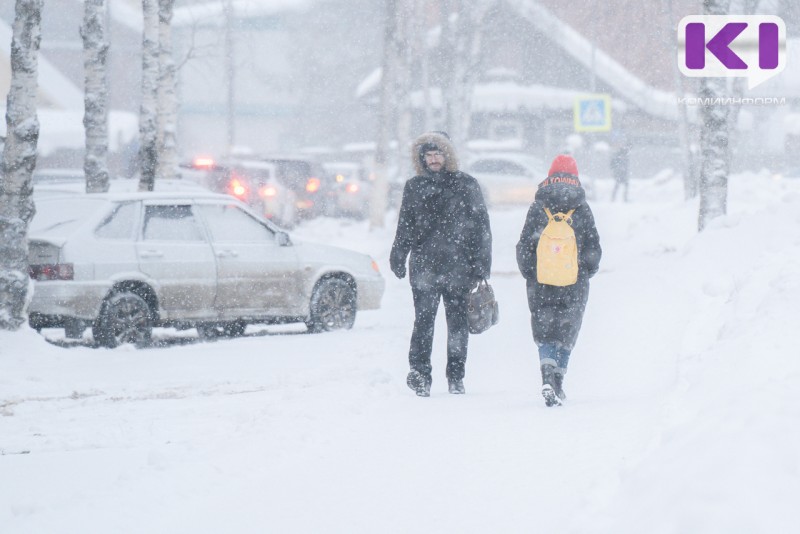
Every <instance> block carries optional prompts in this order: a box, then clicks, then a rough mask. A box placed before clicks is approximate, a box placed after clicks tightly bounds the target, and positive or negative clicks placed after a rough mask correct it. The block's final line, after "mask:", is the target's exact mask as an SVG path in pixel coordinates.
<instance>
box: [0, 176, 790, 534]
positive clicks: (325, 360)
mask: <svg viewBox="0 0 800 534" xmlns="http://www.w3.org/2000/svg"><path fill="white" fill-rule="evenodd" d="M598 185H599V186H600V194H601V200H599V201H597V202H595V203H594V204H593V209H594V211H595V215H596V218H597V222H598V228H599V230H600V233H601V241H602V244H603V248H604V260H603V263H602V267H601V272H600V273H599V274H598V275H597V277H596V278H595V279H593V282H592V283H593V285H592V292H591V295H590V300H589V307H588V310H587V314H586V317H585V320H584V328H583V331H582V333H581V336H580V338H579V341H578V346H577V347H576V350H575V352H574V354H573V357H572V360H571V362H570V372H569V374H568V375H567V380H566V383H565V389H566V392H567V395H568V396H569V399H568V402H567V404H566V405H565V406H564V407H562V408H556V409H553V408H551V409H547V408H545V407H544V403H543V401H542V399H541V396H540V395H539V384H540V378H539V370H538V360H537V357H536V353H535V350H534V346H533V341H532V339H531V334H530V326H529V314H528V310H527V304H526V302H525V291H524V281H523V280H522V278H521V277H520V276H519V274H518V273H517V270H516V263H515V260H514V244H515V243H516V240H517V238H518V236H519V231H520V229H521V227H522V222H523V220H524V216H525V210H524V209H522V208H520V209H515V210H509V211H496V212H492V214H491V215H492V228H493V233H494V254H495V259H494V273H493V276H492V280H491V282H492V284H493V286H494V288H495V292H496V294H497V297H498V300H499V302H500V305H501V319H500V323H499V324H498V325H497V326H496V327H494V328H492V329H491V330H489V331H488V332H486V333H485V334H482V335H479V336H472V337H471V339H470V351H469V354H470V356H469V361H468V364H467V377H466V379H465V386H466V390H467V394H466V395H464V396H453V395H449V394H448V393H447V388H446V381H445V379H444V363H445V356H444V351H445V347H444V345H445V328H444V317H443V313H440V317H439V319H438V323H437V335H436V339H435V342H434V358H433V363H434V382H433V388H432V396H431V397H430V398H428V399H423V398H418V397H416V396H414V394H413V393H412V392H411V391H410V390H408V388H407V387H406V385H405V375H406V372H407V362H406V354H407V349H408V339H409V335H410V331H411V324H412V321H413V309H412V304H411V294H410V290H409V288H408V284H407V280H402V281H399V280H396V279H394V277H392V276H391V273H390V271H389V270H388V251H389V247H390V246H391V239H392V235H393V228H387V229H384V230H375V231H369V229H368V225H367V223H366V222H348V221H334V220H331V219H323V220H318V221H312V222H311V223H309V224H307V225H305V226H303V227H301V228H300V229H298V231H297V232H295V233H294V234H295V236H296V237H298V238H304V239H305V238H307V239H309V240H315V241H320V242H326V243H332V244H338V245H344V246H348V247H350V248H355V249H358V250H362V251H365V252H368V253H370V254H372V255H373V256H374V257H375V258H376V259H377V260H378V262H379V263H380V265H381V268H382V270H383V272H384V276H386V277H387V291H386V295H385V296H384V299H383V306H382V309H381V310H378V311H374V312H366V313H363V314H361V315H359V317H358V320H357V321H356V325H355V328H354V329H353V330H351V331H347V332H334V333H329V334H321V335H308V334H305V333H303V330H304V329H303V327H280V328H279V327H269V328H265V327H262V328H257V327H250V328H249V329H248V332H247V336H246V337H244V338H240V339H233V340H220V341H217V342H214V343H200V342H197V340H196V339H195V335H194V331H187V332H185V333H179V334H177V335H176V334H175V333H174V332H172V331H161V332H159V333H158V336H160V337H161V338H162V339H164V340H165V342H166V343H167V345H168V346H167V347H162V348H151V349H146V350H135V349H132V348H129V347H123V348H121V349H117V350H105V349H92V348H88V347H85V346H75V347H72V348H63V347H59V346H54V345H52V344H49V343H46V342H44V341H43V340H42V339H41V337H40V336H38V335H37V334H36V333H34V332H32V331H25V332H20V333H14V334H8V333H6V334H0V453H1V454H2V455H0V532H2V533H3V534H6V533H8V534H12V533H13V534H17V533H19V534H22V533H72V532H82V533H108V532H115V533H124V532H131V533H134V532H135V533H139V532H147V533H184V532H185V533H190V532H191V533H219V532H235V533H250V532H253V533H256V532H258V533H261V532H281V533H284V532H303V533H306V532H309V533H310V532H314V533H316V532H343V533H344V532H347V533H355V532H364V533H367V532H369V533H372V532H397V533H405V532H426V533H427V532H520V533H522V532H526V533H527V532H581V533H582V532H614V533H618V532H631V533H633V532H636V533H639V532H663V533H679V532H681V533H682V532H704V533H708V532H719V533H723V532H725V533H728V532H763V531H769V530H770V529H774V531H782V532H787V531H789V530H790V529H791V526H792V525H794V526H796V524H798V521H800V514H798V512H797V511H795V507H793V506H791V502H792V498H794V499H796V498H797V497H798V496H800V453H798V452H797V451H800V434H799V432H798V430H797V428H798V425H797V422H798V417H799V416H800V412H798V408H797V407H798V406H799V405H800V404H798V402H797V400H798V398H800V395H798V393H797V391H798V388H797V386H798V385H800V364H799V363H798V360H797V358H796V357H795V358H794V359H790V358H788V353H787V351H788V349H789V347H794V346H796V344H797V341H798V334H797V331H796V328H793V326H792V325H790V324H788V323H789V319H788V318H789V317H792V316H794V317H796V312H795V311H794V310H795V308H794V306H795V305H796V304H795V303H796V302H797V297H800V281H798V278H799V277H798V275H797V272H800V270H798V267H800V265H798V263H800V237H798V236H800V232H798V229H800V215H797V214H798V213H800V210H798V208H800V187H799V186H800V184H791V183H790V184H787V183H785V182H784V183H774V182H771V181H770V179H769V177H767V176H766V175H747V177H746V179H745V178H742V179H741V180H739V181H732V184H731V201H730V206H731V208H730V211H731V215H729V216H728V217H726V218H724V220H722V221H720V222H719V223H718V224H715V225H714V226H713V227H712V228H710V229H709V230H708V231H707V232H705V233H704V235H702V236H699V237H698V236H696V235H695V231H694V224H695V220H696V215H695V214H696V203H694V202H688V203H687V202H684V201H683V200H682V192H681V190H680V182H679V180H678V179H674V180H671V181H663V180H641V181H636V182H634V184H633V189H632V197H633V199H634V201H635V202H633V203H631V204H611V203H608V202H607V201H605V200H602V199H603V198H607V190H606V189H607V187H606V186H610V184H606V183H602V182H601V183H600V184H598ZM765 188H771V190H772V192H771V193H770V194H765V193H764V190H765ZM766 211H768V212H769V213H772V214H775V216H776V217H778V218H779V220H780V223H781V224H780V228H779V230H777V231H776V233H775V235H773V236H770V237H769V238H767V239H766V240H765V241H763V242H762V244H763V246H765V247H766V248H768V249H769V250H771V251H773V254H772V255H770V256H769V257H768V259H767V260H763V259H762V260H761V261H759V259H758V258H753V257H751V256H747V257H742V256H740V254H741V243H742V241H745V242H747V241H746V240H749V239H750V238H751V234H752V233H753V230H752V224H751V223H752V221H754V220H758V219H757V218H756V217H751V216H750V215H751V214H752V213H765V212H766ZM776 288H777V289H778V290H777V291H775V289H776ZM45 333H46V334H47V335H50V336H56V335H58V334H57V333H56V331H46V332H45ZM745 333H746V334H745ZM87 335H88V333H87ZM752 337H757V338H758V339H768V340H769V341H768V342H766V343H767V346H768V348H769V356H768V357H766V358H767V363H769V365H770V366H771V369H772V370H774V369H776V368H780V369H781V373H779V374H776V373H774V372H772V371H771V370H768V369H766V368H764V369H762V368H760V367H757V366H754V365H752V361H753V359H754V358H755V357H756V354H755V353H756V352H757V351H758V349H759V347H761V346H762V345H759V344H757V343H755V342H754V341H752ZM758 356H759V357H762V358H765V356H764V355H763V354H761V355H758ZM742 387H746V388H748V390H747V394H746V398H743V396H742V395H740V394H739V392H740V391H741V388H742ZM762 397H763V398H764V399H765V400H763V402H764V405H765V406H766V407H767V408H768V413H767V414H766V415H765V416H763V417H762V416H761V415H760V412H757V411H755V409H754V408H752V407H751V405H752V403H751V402H750V401H751V400H752V399H753V398H762ZM752 427H755V428H756V429H757V430H758V433H757V434H753V433H752V432H749V431H748V429H749V428H752ZM722 437H724V438H725V439H724V440H723V439H722ZM695 474H696V475H697V476H695Z"/></svg>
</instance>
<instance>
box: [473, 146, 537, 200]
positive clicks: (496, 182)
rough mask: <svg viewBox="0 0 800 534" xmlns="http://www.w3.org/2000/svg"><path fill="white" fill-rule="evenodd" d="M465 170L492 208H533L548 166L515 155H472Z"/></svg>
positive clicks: (496, 153) (523, 155)
mask: <svg viewBox="0 0 800 534" xmlns="http://www.w3.org/2000/svg"><path fill="white" fill-rule="evenodd" d="M465 171H466V172H467V173H468V174H470V175H472V176H474V177H475V179H476V180H478V183H479V184H480V186H481V189H482V190H483V195H484V197H485V199H486V203H487V204H488V205H489V206H491V207H497V206H513V205H519V206H528V205H530V204H531V203H532V202H533V199H534V197H535V196H536V189H537V186H538V185H539V182H541V181H542V180H544V179H545V178H546V177H547V167H546V166H545V164H544V163H543V162H542V161H541V160H540V159H538V158H536V157H533V156H529V155H527V154H523V153H516V152H487V153H484V154H481V155H476V156H473V157H472V158H470V159H469V160H467V165H466V168H465Z"/></svg>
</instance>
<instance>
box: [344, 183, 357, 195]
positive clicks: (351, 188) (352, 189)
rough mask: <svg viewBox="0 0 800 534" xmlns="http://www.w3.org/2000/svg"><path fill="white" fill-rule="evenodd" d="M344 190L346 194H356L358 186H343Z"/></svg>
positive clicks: (351, 184) (352, 184)
mask: <svg viewBox="0 0 800 534" xmlns="http://www.w3.org/2000/svg"><path fill="white" fill-rule="evenodd" d="M344 190H345V191H347V192H348V193H358V190H359V187H358V184H354V183H350V184H347V185H346V186H344Z"/></svg>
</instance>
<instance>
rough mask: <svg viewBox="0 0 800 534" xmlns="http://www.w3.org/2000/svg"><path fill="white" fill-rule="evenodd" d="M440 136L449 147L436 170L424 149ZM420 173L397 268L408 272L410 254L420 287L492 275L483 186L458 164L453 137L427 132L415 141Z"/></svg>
mask: <svg viewBox="0 0 800 534" xmlns="http://www.w3.org/2000/svg"><path fill="white" fill-rule="evenodd" d="M430 142H435V143H436V144H437V146H438V147H440V149H441V150H442V152H444V153H445V157H446V160H445V167H444V169H443V170H442V171H440V172H438V173H432V172H430V171H429V170H428V169H427V167H425V165H424V163H423V162H422V161H421V159H420V157H419V154H420V150H421V147H422V146H423V145H425V144H426V143H430ZM412 154H413V156H412V157H413V158H414V163H415V165H416V170H417V176H414V177H413V178H411V179H410V180H408V182H406V185H405V189H404V190H403V200H402V204H401V206H400V215H399V220H398V222H397V233H396V234H395V239H394V245H393V246H392V252H391V255H390V263H391V268H392V271H393V272H394V273H395V274H396V275H397V276H399V277H400V278H402V277H403V276H405V263H406V258H407V257H408V256H409V254H410V256H411V257H410V260H409V271H410V280H411V285H412V286H413V287H415V288H419V289H433V288H446V289H449V290H459V289H462V290H465V291H466V290H468V289H470V288H471V287H473V286H474V285H475V284H476V283H477V281H478V280H480V279H481V278H488V277H489V273H490V271H491V266H492V256H491V252H492V232H491V228H490V226H489V214H488V212H487V210H486V203H485V202H484V199H483V194H482V193H481V189H480V186H479V185H478V182H477V181H476V180H475V178H473V177H472V176H470V175H468V174H466V173H463V172H461V171H459V170H458V159H457V157H456V154H455V151H454V149H453V147H452V145H451V144H450V142H449V140H448V139H447V138H446V137H444V136H442V135H437V134H425V135H424V136H421V137H420V138H419V139H417V141H416V142H415V143H414V146H413V152H412Z"/></svg>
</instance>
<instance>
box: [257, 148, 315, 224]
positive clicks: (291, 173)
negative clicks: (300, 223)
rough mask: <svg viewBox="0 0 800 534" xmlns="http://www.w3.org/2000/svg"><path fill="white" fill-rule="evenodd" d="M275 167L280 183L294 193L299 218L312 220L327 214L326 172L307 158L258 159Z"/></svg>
mask: <svg viewBox="0 0 800 534" xmlns="http://www.w3.org/2000/svg"><path fill="white" fill-rule="evenodd" d="M258 160H259V161H261V162H263V163H268V164H271V165H274V166H275V172H276V173H277V178H278V182H279V183H281V184H282V185H283V186H284V187H286V188H287V189H289V190H290V191H292V192H293V193H294V196H295V210H296V213H297V218H298V219H300V220H302V219H311V218H313V217H317V216H319V215H323V214H324V213H325V202H326V195H325V194H324V193H325V190H326V186H327V184H326V183H325V181H324V177H325V170H324V169H323V168H322V165H320V164H319V163H318V162H317V161H315V160H313V159H311V158H309V157H305V156H291V155H288V156H287V155H269V156H262V157H259V158H258Z"/></svg>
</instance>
